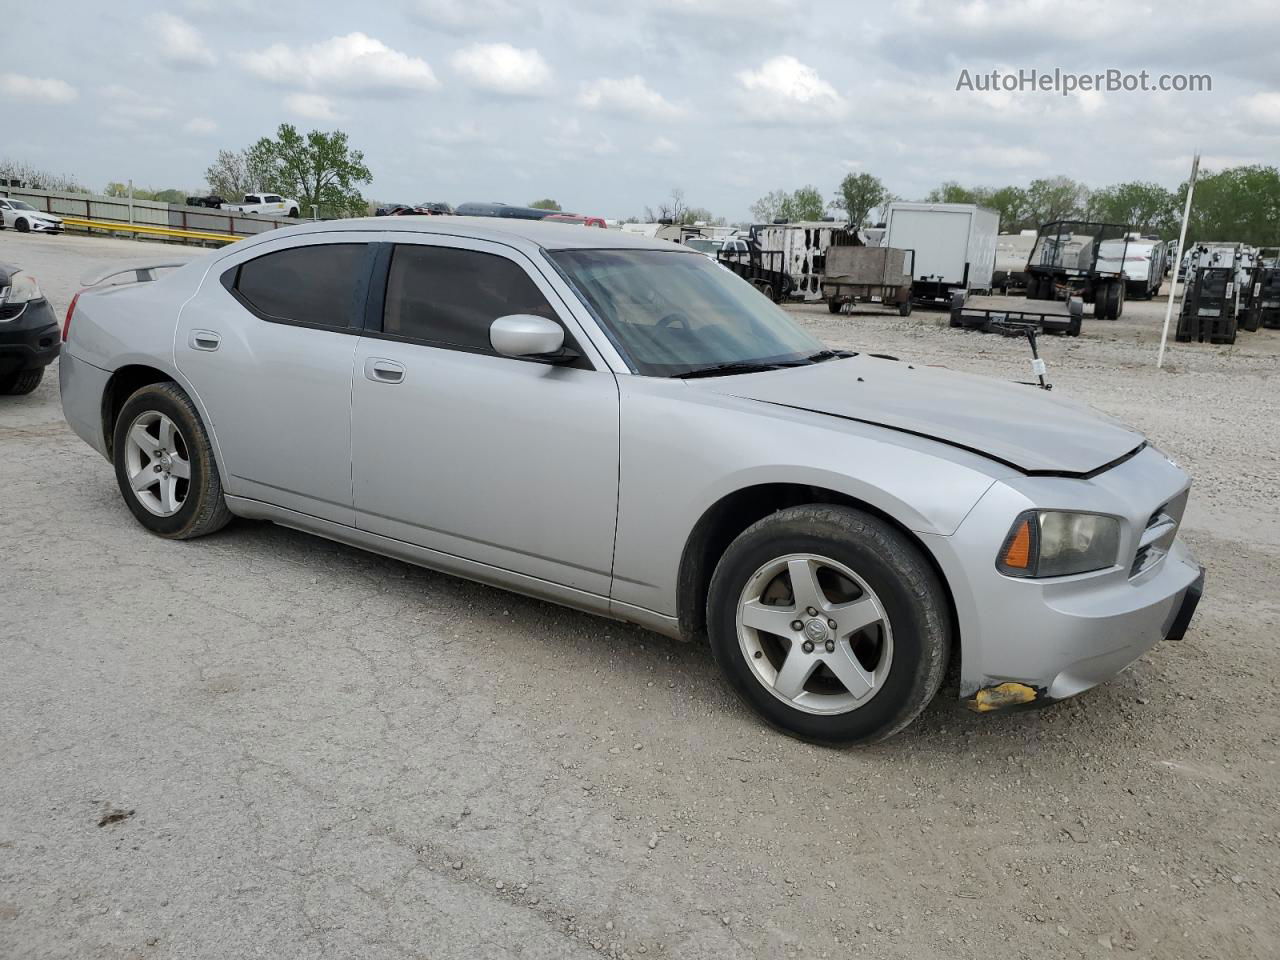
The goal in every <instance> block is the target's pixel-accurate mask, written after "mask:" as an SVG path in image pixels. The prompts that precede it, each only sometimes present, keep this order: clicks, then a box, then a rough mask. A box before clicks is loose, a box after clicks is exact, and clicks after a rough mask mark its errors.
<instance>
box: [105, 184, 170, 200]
mask: <svg viewBox="0 0 1280 960" xmlns="http://www.w3.org/2000/svg"><path fill="white" fill-rule="evenodd" d="M106 195H107V196H108V197H127V196H129V185H128V184H127V183H116V182H114V181H113V182H112V183H108V184H107V189H106ZM133 199H135V200H153V201H155V202H156V203H183V202H184V201H185V200H186V199H187V194H186V193H184V192H183V191H181V190H174V189H169V190H150V189H147V188H145V187H134V188H133Z"/></svg>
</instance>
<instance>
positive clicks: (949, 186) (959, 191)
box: [924, 180, 981, 203]
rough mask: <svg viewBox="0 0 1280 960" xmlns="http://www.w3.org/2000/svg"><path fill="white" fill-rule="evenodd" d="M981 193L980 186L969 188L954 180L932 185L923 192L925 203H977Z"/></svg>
mask: <svg viewBox="0 0 1280 960" xmlns="http://www.w3.org/2000/svg"><path fill="white" fill-rule="evenodd" d="M980 194H981V188H979V189H976V190H971V189H969V188H968V187H963V186H961V185H960V184H958V183H956V181H954V180H948V181H946V182H945V183H943V184H941V185H939V186H936V187H934V188H933V189H932V190H930V191H929V192H928V193H927V194H925V198H924V202H925V203H977V202H978V198H979V196H980Z"/></svg>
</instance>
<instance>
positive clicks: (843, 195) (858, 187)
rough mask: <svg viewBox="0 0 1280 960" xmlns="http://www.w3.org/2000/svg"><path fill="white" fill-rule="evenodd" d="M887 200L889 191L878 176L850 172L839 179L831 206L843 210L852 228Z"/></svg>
mask: <svg viewBox="0 0 1280 960" xmlns="http://www.w3.org/2000/svg"><path fill="white" fill-rule="evenodd" d="M888 202H889V191H888V190H887V189H886V188H885V185H884V184H883V183H881V182H880V179H879V178H878V177H873V176H872V175H871V174H869V173H850V174H846V175H845V178H844V179H843V180H841V181H840V190H839V193H837V194H836V198H835V200H833V201H832V204H833V206H835V207H836V209H838V210H843V211H844V212H845V216H847V217H848V218H849V225H850V226H851V227H853V228H854V229H857V228H858V227H861V226H863V225H864V224H865V223H866V222H867V219H868V217H869V216H870V214H871V211H872V210H875V209H876V208H877V207H883V206H884V205H885V204H887V203H888Z"/></svg>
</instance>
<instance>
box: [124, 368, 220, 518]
mask: <svg viewBox="0 0 1280 960" xmlns="http://www.w3.org/2000/svg"><path fill="white" fill-rule="evenodd" d="M112 455H113V459H114V461H115V468H116V483H117V484H118V485H119V487H120V495H121V496H123V497H124V501H125V504H126V505H128V507H129V510H130V511H131V512H132V513H133V515H134V517H136V518H137V520H138V522H139V523H141V524H142V525H143V526H144V527H146V528H147V529H148V530H150V531H151V532H152V533H155V534H159V535H160V536H162V537H168V538H170V539H173V540H187V539H190V538H191V537H199V536H203V535H204V534H206V533H213V532H214V531H215V530H219V529H221V528H222V527H224V526H226V525H227V523H228V521H230V519H231V512H230V511H229V510H228V509H227V502H226V499H225V498H224V497H223V494H222V480H221V478H220V477H219V476H218V467H217V463H216V462H215V461H214V458H213V448H212V446H211V445H210V443H209V435H208V433H207V432H206V431H205V429H204V424H203V423H201V422H200V416H199V414H198V413H197V412H196V408H195V406H194V405H193V404H192V403H191V399H190V398H189V397H188V396H187V395H186V393H184V392H183V390H182V388H181V387H179V386H178V385H177V384H176V383H154V384H151V385H149V386H145V387H143V388H141V389H140V390H138V391H137V392H136V393H134V394H133V396H131V397H130V398H129V399H128V400H126V401H125V404H124V407H123V408H122V409H121V411H120V416H119V418H118V419H117V420H116V424H115V433H114V440H113V444H112Z"/></svg>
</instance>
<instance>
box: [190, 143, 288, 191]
mask: <svg viewBox="0 0 1280 960" xmlns="http://www.w3.org/2000/svg"><path fill="white" fill-rule="evenodd" d="M204 178H205V180H206V181H207V182H208V184H209V192H210V193H212V194H217V195H218V196H220V197H223V198H225V199H227V200H230V201H232V202H235V201H237V200H239V199H240V198H241V197H242V196H244V195H245V194H246V193H252V192H253V191H255V190H273V191H278V190H279V189H280V185H279V184H278V183H276V182H274V178H275V171H273V170H272V169H271V168H270V164H269V163H268V162H267V158H266V157H265V156H264V155H263V154H262V152H261V151H258V152H256V153H252V154H251V151H250V150H219V151H218V158H217V159H216V160H215V161H214V162H213V163H212V164H210V165H209V169H208V170H206V171H205V172H204Z"/></svg>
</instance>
